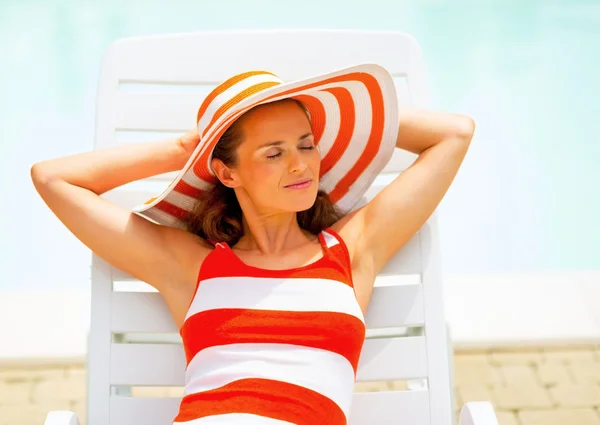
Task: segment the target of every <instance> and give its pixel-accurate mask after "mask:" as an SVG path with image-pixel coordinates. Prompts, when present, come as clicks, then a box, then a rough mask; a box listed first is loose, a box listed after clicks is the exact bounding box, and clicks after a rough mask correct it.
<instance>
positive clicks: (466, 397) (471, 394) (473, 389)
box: [457, 384, 493, 408]
mask: <svg viewBox="0 0 600 425" xmlns="http://www.w3.org/2000/svg"><path fill="white" fill-rule="evenodd" d="M458 392H459V393H460V398H461V400H462V404H464V403H468V402H470V401H489V402H492V404H493V400H492V393H491V392H490V390H489V388H488V387H486V386H484V385H475V384H473V385H461V386H459V387H458ZM462 404H461V406H457V407H459V408H462Z"/></svg>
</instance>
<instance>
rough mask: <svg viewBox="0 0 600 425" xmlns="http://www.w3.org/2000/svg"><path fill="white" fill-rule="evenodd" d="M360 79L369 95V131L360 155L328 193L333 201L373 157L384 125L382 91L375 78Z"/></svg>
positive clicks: (364, 77)
mask: <svg viewBox="0 0 600 425" xmlns="http://www.w3.org/2000/svg"><path fill="white" fill-rule="evenodd" d="M362 80H363V82H364V83H365V86H366V88H367V90H368V91H369V95H370V97H371V105H372V111H373V112H372V118H371V133H370V136H369V139H368V140H367V143H366V145H365V149H364V150H363V152H362V154H361V156H360V157H359V158H358V160H357V161H356V163H355V164H354V165H353V166H352V168H351V169H350V170H349V171H348V173H346V175H344V176H343V177H342V178H341V179H340V181H339V182H338V183H337V184H336V186H335V188H334V189H333V190H332V191H331V192H330V193H329V198H330V199H331V201H332V202H334V203H335V202H337V201H339V200H340V199H341V198H342V196H344V195H345V194H346V193H348V189H349V188H350V186H352V185H353V184H354V182H356V180H357V179H358V178H359V177H360V175H361V174H362V173H363V172H364V171H365V169H366V168H367V167H368V166H369V164H370V163H371V160H372V159H373V158H374V157H375V154H376V153H377V152H378V151H379V148H380V146H381V139H382V137H383V128H384V126H385V111H384V102H383V93H382V92H381V89H380V87H379V85H378V84H377V81H376V80H375V78H373V77H371V76H369V75H366V74H363V78H362Z"/></svg>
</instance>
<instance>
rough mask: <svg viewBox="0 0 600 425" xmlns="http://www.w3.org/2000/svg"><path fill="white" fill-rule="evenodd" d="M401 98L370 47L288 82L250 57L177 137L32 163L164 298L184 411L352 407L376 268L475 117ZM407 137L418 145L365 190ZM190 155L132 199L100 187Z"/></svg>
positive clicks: (235, 418)
mask: <svg viewBox="0 0 600 425" xmlns="http://www.w3.org/2000/svg"><path fill="white" fill-rule="evenodd" d="M396 108H397V106H396V93H395V91H394V90H393V80H392V77H391V76H390V75H389V74H388V73H387V72H386V71H385V70H384V69H382V68H381V67H378V66H375V65H360V66H357V67H352V68H347V69H343V70H339V71H336V72H332V73H329V74H324V75H319V76H315V77H312V78H310V79H305V80H300V81H294V82H290V83H283V82H282V81H281V80H279V79H278V78H277V77H276V76H274V75H273V74H271V73H267V72H261V71H258V72H247V73H243V74H239V75H236V76H234V77H232V78H230V79H228V80H227V81H225V82H223V83H222V84H221V85H219V86H218V87H217V88H216V89H215V90H214V91H213V92H212V93H211V94H209V95H208V96H207V98H206V99H205V100H204V102H203V104H202V105H201V106H200V109H199V112H198V119H197V127H196V128H195V129H194V130H192V131H189V132H188V133H186V134H185V135H184V136H182V137H180V138H176V139H172V140H164V141H158V142H151V143H145V144H137V145H134V146H127V147H118V148H111V149H104V150H97V151H94V152H88V153H82V154H78V155H73V156H68V157H64V158H58V159H52V160H48V161H43V162H41V163H38V164H35V165H34V166H33V167H32V169H31V175H32V179H33V182H34V184H35V187H36V189H37V191H38V192H39V194H40V195H41V196H42V198H43V199H44V201H45V202H46V204H47V205H48V206H49V208H51V209H52V211H53V212H54V213H55V214H56V216H57V217H58V218H59V219H60V220H61V221H62V222H63V223H64V224H65V226H66V227H67V228H68V229H69V230H70V231H71V232H72V233H73V234H74V235H75V236H76V237H78V238H79V239H80V240H81V241H82V242H83V243H84V244H85V245H86V246H88V247H89V248H90V249H91V250H93V251H94V252H95V253H97V254H98V255H100V256H102V257H103V258H104V259H106V260H107V261H108V262H110V263H111V264H112V265H113V266H115V267H117V268H119V269H122V270H123V271H125V272H127V273H129V274H131V275H133V276H135V277H136V278H138V279H140V280H142V281H145V282H147V283H149V284H150V285H152V286H154V287H155V288H156V289H157V290H158V291H159V292H160V293H161V295H162V297H163V298H164V300H165V302H166V304H167V305H168V307H169V309H170V311H171V314H172V316H173V319H174V321H175V323H176V324H177V326H178V328H179V329H180V333H181V336H182V340H183V346H184V349H185V352H186V356H187V368H186V386H185V389H184V394H185V395H184V397H183V399H182V402H181V407H180V411H179V413H178V415H177V417H176V418H175V423H189V424H193V425H200V424H209V423H210V424H213V423H219V424H224V423H227V424H290V423H292V424H325V423H326V424H345V423H346V421H347V417H348V413H349V410H350V404H351V400H352V391H353V383H354V378H355V373H356V368H357V364H358V359H359V355H360V352H361V349H362V344H363V341H364V337H365V326H364V313H365V312H366V310H367V306H368V304H369V299H370V296H371V291H372V288H373V283H374V280H375V277H376V276H377V274H378V272H379V271H380V270H381V269H382V267H383V266H384V264H385V263H386V262H387V261H388V259H389V258H390V257H391V256H393V255H394V253H396V252H397V251H398V250H399V249H400V248H401V247H402V246H403V245H404V244H405V243H406V242H407V241H408V240H409V239H410V238H411V237H412V236H413V235H414V234H415V233H416V231H417V230H418V229H419V228H420V227H421V226H422V225H423V224H424V222H425V221H426V220H427V218H428V217H429V216H430V215H431V213H432V212H433V211H434V210H435V208H436V207H437V205H438V204H439V202H440V201H441V199H442V197H443V196H444V194H445V193H446V191H447V189H448V187H449V186H450V184H451V182H452V180H453V179H454V176H455V175H456V173H457V171H458V169H459V167H460V165H461V163H462V161H463V158H464V157H465V154H466V153H467V150H468V147H469V144H470V142H471V138H472V136H473V132H474V123H473V121H472V120H471V119H470V118H468V117H465V116H459V115H453V114H443V113H435V112H427V111H412V110H407V111H403V112H402V113H401V114H398V112H397V109H396ZM395 147H397V148H400V149H405V150H407V151H409V152H412V153H415V154H418V159H417V160H416V161H415V162H414V163H413V164H412V165H411V166H410V167H409V168H408V169H407V170H406V171H404V172H403V173H402V174H401V175H399V176H398V177H397V178H396V179H395V180H394V181H393V182H392V183H390V184H389V185H388V186H387V187H386V188H385V189H383V190H382V191H381V192H380V193H379V194H378V195H377V196H376V197H374V198H373V199H372V200H371V201H370V202H368V203H367V204H366V205H363V206H357V205H358V204H357V203H358V202H359V201H360V200H361V198H362V196H363V194H364V192H365V191H366V189H367V188H368V186H369V185H370V184H371V183H372V182H373V179H374V178H375V177H376V176H377V174H378V173H379V172H380V171H381V170H382V168H383V167H384V166H385V164H386V163H387V162H388V161H389V159H390V157H391V153H392V151H393V149H394V148H395ZM179 170H181V171H180V173H179V175H178V177H177V178H176V179H175V180H174V181H173V182H172V184H171V185H170V186H169V187H168V188H167V189H166V190H165V192H163V193H162V194H161V195H160V196H158V197H157V198H154V199H152V200H149V201H148V202H147V203H146V204H145V205H143V206H140V207H138V208H136V209H134V211H133V212H132V211H127V210H125V209H123V208H120V207H118V206H116V205H114V204H111V203H110V202H108V201H107V200H105V199H103V198H101V197H100V195H102V194H103V193H105V192H107V191H109V190H111V189H113V188H116V187H118V186H121V185H123V184H126V183H128V182H131V181H134V180H139V179H143V178H146V177H150V176H153V175H157V174H162V173H165V172H171V171H179Z"/></svg>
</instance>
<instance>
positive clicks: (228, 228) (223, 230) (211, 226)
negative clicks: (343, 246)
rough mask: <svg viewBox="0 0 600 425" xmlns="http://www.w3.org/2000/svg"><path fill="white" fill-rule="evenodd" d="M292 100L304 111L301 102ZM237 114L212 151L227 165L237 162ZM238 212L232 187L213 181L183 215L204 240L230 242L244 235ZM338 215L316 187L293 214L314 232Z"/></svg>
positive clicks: (238, 140)
mask: <svg viewBox="0 0 600 425" xmlns="http://www.w3.org/2000/svg"><path fill="white" fill-rule="evenodd" d="M295 102H297V103H298V104H299V105H300V106H301V107H302V108H303V109H304V110H305V112H307V111H306V109H305V107H304V105H302V104H301V103H300V102H298V101H295ZM307 116H308V113H307ZM241 118H242V117H240V118H238V119H237V120H236V121H235V122H234V123H233V124H232V125H231V126H230V127H229V128H228V129H227V131H225V133H223V135H222V136H221V138H220V139H219V141H218V142H217V145H216V146H215V149H214V151H213V156H212V157H213V158H215V159H220V160H221V161H222V162H223V163H224V164H225V165H227V166H228V167H234V166H235V165H237V161H238V158H237V148H238V147H239V146H240V145H241V143H242V141H243V134H242V128H241V124H240V119H241ZM242 216H243V212H242V209H241V207H240V204H239V202H238V200H237V196H236V194H235V192H234V190H233V189H231V188H229V187H227V186H225V185H224V184H223V183H221V182H220V181H217V183H216V184H215V185H214V186H213V188H212V189H211V190H206V191H204V192H202V195H201V197H200V199H198V202H197V203H196V205H195V206H194V209H193V211H192V212H191V214H190V215H189V216H188V218H187V227H188V230H189V231H190V232H192V233H194V234H196V235H198V236H200V237H202V238H204V239H206V240H208V241H215V242H227V244H228V245H230V246H233V245H235V244H236V243H237V242H238V241H239V240H240V238H241V237H242V236H243V235H244V229H243V226H242ZM342 217H343V213H342V212H341V211H340V210H339V209H338V208H337V207H336V205H335V204H334V203H333V202H331V200H330V199H329V196H328V195H327V193H325V192H324V191H322V190H319V191H318V193H317V197H316V199H315V203H314V204H313V205H312V206H311V207H310V208H309V209H307V210H304V211H299V212H298V213H297V214H296V218H297V221H298V225H299V226H300V228H302V229H304V230H307V231H309V232H310V233H312V234H315V235H316V234H318V233H319V232H320V231H322V230H324V229H325V228H327V227H329V226H331V225H332V224H333V223H335V222H336V221H338V220H339V219H340V218H342Z"/></svg>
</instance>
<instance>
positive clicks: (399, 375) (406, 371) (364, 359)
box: [356, 336, 427, 382]
mask: <svg viewBox="0 0 600 425" xmlns="http://www.w3.org/2000/svg"><path fill="white" fill-rule="evenodd" d="M425 376H427V349H426V344H425V337H423V336H412V337H400V338H375V339H367V340H366V341H365V345H364V347H363V350H362V353H361V355H360V360H359V363H358V372H357V374H356V381H357V382H368V381H386V380H389V381H395V380H403V379H413V378H423V377H425Z"/></svg>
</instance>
